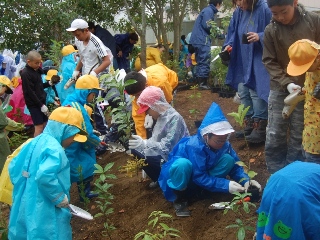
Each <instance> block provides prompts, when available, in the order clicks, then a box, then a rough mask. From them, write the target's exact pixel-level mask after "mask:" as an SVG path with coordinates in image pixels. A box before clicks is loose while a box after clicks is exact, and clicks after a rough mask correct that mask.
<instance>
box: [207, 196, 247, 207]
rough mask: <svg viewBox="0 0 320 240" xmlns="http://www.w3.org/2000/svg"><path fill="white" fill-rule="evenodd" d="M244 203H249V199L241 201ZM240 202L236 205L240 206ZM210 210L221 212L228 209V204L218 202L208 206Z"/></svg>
mask: <svg viewBox="0 0 320 240" xmlns="http://www.w3.org/2000/svg"><path fill="white" fill-rule="evenodd" d="M243 201H245V202H250V197H246V198H244V199H243ZM241 203H242V200H240V201H238V202H237V203H236V204H241ZM209 209H211V210H223V209H230V202H218V203H213V204H211V205H210V206H209Z"/></svg>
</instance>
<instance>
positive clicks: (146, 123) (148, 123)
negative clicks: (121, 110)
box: [144, 114, 153, 128]
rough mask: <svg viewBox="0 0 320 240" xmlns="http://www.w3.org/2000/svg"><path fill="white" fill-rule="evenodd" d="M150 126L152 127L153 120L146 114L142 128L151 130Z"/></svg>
mask: <svg viewBox="0 0 320 240" xmlns="http://www.w3.org/2000/svg"><path fill="white" fill-rule="evenodd" d="M152 125H153V119H152V117H151V116H150V115H149V114H147V115H146V118H145V119H144V127H145V128H152Z"/></svg>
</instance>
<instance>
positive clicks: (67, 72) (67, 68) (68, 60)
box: [56, 53, 77, 103]
mask: <svg viewBox="0 0 320 240" xmlns="http://www.w3.org/2000/svg"><path fill="white" fill-rule="evenodd" d="M76 66H77V64H76V62H75V60H74V53H71V54H69V55H66V56H64V57H63V58H62V62H61V65H60V71H61V74H62V76H61V77H62V80H61V82H60V83H59V84H57V85H56V89H57V91H58V95H59V98H60V102H62V103H63V102H64V100H65V99H66V98H67V96H68V95H69V94H71V93H72V92H73V91H74V87H75V84H71V86H70V87H69V88H68V89H64V85H65V84H66V83H67V81H68V80H69V79H70V78H71V77H72V73H73V71H74V70H75V69H76Z"/></svg>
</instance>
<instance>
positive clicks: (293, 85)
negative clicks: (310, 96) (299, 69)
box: [287, 83, 301, 93]
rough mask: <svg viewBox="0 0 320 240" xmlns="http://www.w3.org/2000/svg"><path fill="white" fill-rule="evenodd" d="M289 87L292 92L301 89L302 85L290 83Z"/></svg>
mask: <svg viewBox="0 0 320 240" xmlns="http://www.w3.org/2000/svg"><path fill="white" fill-rule="evenodd" d="M287 89H288V92H289V93H292V92H294V91H297V90H301V87H300V86H299V85H297V84H294V83H289V84H288V86H287Z"/></svg>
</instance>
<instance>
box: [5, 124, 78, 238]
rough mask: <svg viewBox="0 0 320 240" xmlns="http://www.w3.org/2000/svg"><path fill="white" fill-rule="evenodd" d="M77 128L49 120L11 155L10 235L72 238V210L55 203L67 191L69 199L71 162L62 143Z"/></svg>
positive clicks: (12, 236) (61, 199) (10, 236)
mask: <svg viewBox="0 0 320 240" xmlns="http://www.w3.org/2000/svg"><path fill="white" fill-rule="evenodd" d="M77 132H79V129H78V128H76V127H74V126H70V125H67V124H63V123H60V122H57V121H53V120H49V121H48V123H47V125H46V127H45V129H44V131H43V133H42V134H40V135H39V136H37V137H36V138H34V139H33V140H31V141H30V142H29V143H28V144H26V145H25V146H23V148H22V149H21V151H20V153H19V154H18V155H17V156H16V157H14V158H13V159H12V161H11V163H10V164H9V175H10V179H11V182H12V184H13V186H14V188H13V194H12V196H13V201H12V202H13V204H12V208H11V212H10V220H9V239H15V240H20V239H21V240H24V239H39V240H40V239H41V240H44V239H48V240H49V239H50V240H52V239H55V240H60V239H66V240H67V239H70V240H71V239H72V231H71V226H70V219H71V214H70V211H69V209H68V208H57V207H56V205H58V204H59V203H61V202H62V201H63V199H64V196H65V195H67V196H68V198H69V199H70V197H69V190H70V186H71V183H70V164H69V160H68V158H67V156H66V154H65V152H64V149H63V148H62V146H61V143H62V141H63V140H64V139H67V138H68V137H71V136H72V135H75V134H76V133H77Z"/></svg>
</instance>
